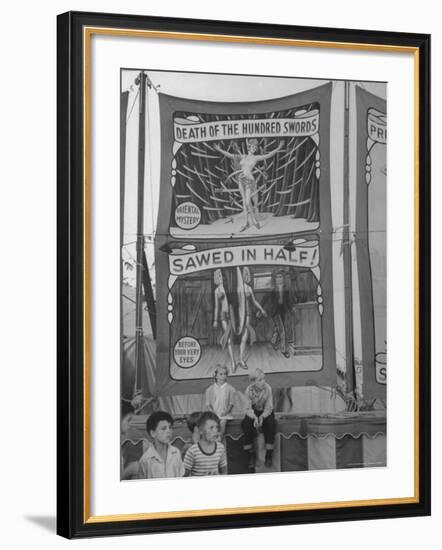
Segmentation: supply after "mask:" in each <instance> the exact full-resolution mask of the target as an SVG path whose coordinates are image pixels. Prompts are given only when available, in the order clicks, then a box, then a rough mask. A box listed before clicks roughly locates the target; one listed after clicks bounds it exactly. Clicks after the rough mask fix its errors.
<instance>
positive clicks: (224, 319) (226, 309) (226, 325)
mask: <svg viewBox="0 0 442 550" xmlns="http://www.w3.org/2000/svg"><path fill="white" fill-rule="evenodd" d="M213 280H214V283H215V310H214V314H213V328H214V329H217V328H218V323H219V321H221V328H222V329H223V334H222V336H221V339H220V344H221V347H222V349H225V348H226V346H227V349H228V351H229V357H230V364H231V370H230V372H231V373H233V372H235V370H236V365H235V359H234V356H233V347H232V332H233V324H232V318H231V315H232V311H231V308H230V304H229V300H228V298H227V293H226V290H225V288H224V281H223V274H222V271H221V269H215V273H214V274H213Z"/></svg>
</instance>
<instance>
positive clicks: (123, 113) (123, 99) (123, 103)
mask: <svg viewBox="0 0 442 550" xmlns="http://www.w3.org/2000/svg"><path fill="white" fill-rule="evenodd" d="M120 79H121V76H120ZM120 88H121V80H120ZM128 100H129V92H121V95H120V368H121V369H122V368H123V340H124V324H123V239H124V194H125V176H126V134H127V123H126V117H127V105H128Z"/></svg>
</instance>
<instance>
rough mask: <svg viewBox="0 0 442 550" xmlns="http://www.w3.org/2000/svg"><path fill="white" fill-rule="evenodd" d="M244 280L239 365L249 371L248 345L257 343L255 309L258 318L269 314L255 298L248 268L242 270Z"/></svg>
mask: <svg viewBox="0 0 442 550" xmlns="http://www.w3.org/2000/svg"><path fill="white" fill-rule="evenodd" d="M242 278H243V281H244V297H245V322H244V326H243V329H242V332H241V343H240V346H239V363H238V364H239V366H240V367H242V368H243V369H246V370H247V369H248V366H247V363H246V359H245V354H246V348H247V344H250V345H251V346H252V345H253V344H254V343H255V342H256V333H255V329H254V328H253V327H252V323H251V321H252V313H253V308H256V309H257V315H258V316H260V315H262V316H263V317H267V313H266V312H265V310H264V308H263V307H262V306H261V304H260V303H259V302H258V300H257V299H256V298H255V294H254V292H253V289H252V286H251V284H250V283H251V282H252V277H251V275H250V269H249V268H248V267H245V268H244V269H243V270H242Z"/></svg>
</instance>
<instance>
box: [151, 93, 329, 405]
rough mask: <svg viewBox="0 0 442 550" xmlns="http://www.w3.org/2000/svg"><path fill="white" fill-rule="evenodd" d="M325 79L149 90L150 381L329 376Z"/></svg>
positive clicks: (243, 381) (189, 386)
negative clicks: (210, 94)
mask: <svg viewBox="0 0 442 550" xmlns="http://www.w3.org/2000/svg"><path fill="white" fill-rule="evenodd" d="M330 98H331V84H327V85H324V86H320V87H318V88H314V89H311V90H309V91H307V92H303V93H300V94H296V95H292V96H289V97H283V98H278V99H273V100H269V101H261V102H249V103H245V102H242V103H215V102H204V101H195V100H185V99H181V98H176V97H171V96H166V95H164V94H160V123H161V140H162V142H161V155H162V157H161V184H160V198H159V213H158V224H157V231H156V235H155V265H156V312H157V355H156V356H157V373H156V384H157V388H156V394H157V395H170V394H190V393H198V392H201V391H203V390H204V389H205V388H206V387H207V383H208V381H210V379H211V378H212V377H213V373H214V370H215V368H216V366H217V365H219V364H223V365H226V366H227V368H228V370H229V373H230V376H232V377H234V378H235V386H236V387H237V388H242V387H245V386H246V385H247V374H248V372H249V371H251V370H254V369H256V368H260V369H262V370H263V371H264V372H265V373H266V377H267V379H268V380H269V383H271V384H272V386H273V387H284V386H295V385H306V384H307V385H309V384H323V385H328V386H334V385H335V384H336V357H335V337H334V334H335V328H336V327H335V325H334V311H333V307H334V306H333V268H332V239H331V235H332V220H331V200H330V181H329V153H330Z"/></svg>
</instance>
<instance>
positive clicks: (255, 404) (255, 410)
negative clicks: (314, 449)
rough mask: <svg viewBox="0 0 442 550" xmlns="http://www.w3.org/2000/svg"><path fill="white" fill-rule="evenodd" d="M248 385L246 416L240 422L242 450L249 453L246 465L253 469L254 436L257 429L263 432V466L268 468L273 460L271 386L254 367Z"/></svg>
mask: <svg viewBox="0 0 442 550" xmlns="http://www.w3.org/2000/svg"><path fill="white" fill-rule="evenodd" d="M249 380H250V385H249V386H247V388H246V391H245V396H246V398H247V401H248V404H247V408H246V416H245V417H244V420H243V421H242V423H241V426H242V429H243V432H244V450H245V451H246V452H247V453H248V454H249V461H248V467H249V471H250V472H254V471H255V460H256V452H255V447H254V438H255V435H256V434H257V432H258V431H262V433H263V434H264V442H265V446H266V457H265V466H266V468H270V467H271V465H272V460H273V443H274V440H275V415H274V413H273V396H272V388H271V387H270V386H269V384H267V382H266V381H265V375H264V372H263V371H262V370H261V369H256V370H255V371H254V372H251V373H250V374H249Z"/></svg>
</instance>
